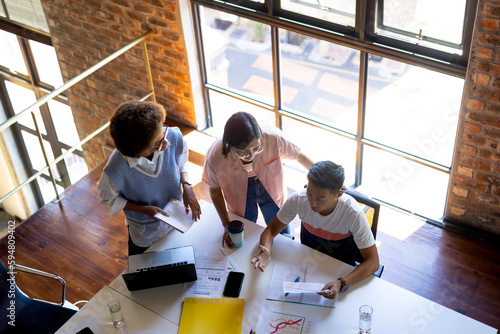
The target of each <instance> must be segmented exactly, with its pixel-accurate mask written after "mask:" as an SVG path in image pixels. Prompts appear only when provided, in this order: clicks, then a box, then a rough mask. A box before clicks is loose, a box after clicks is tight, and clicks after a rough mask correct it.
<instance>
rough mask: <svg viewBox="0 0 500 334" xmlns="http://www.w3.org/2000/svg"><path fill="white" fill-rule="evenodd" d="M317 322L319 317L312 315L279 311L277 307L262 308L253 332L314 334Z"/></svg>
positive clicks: (262, 333)
mask: <svg viewBox="0 0 500 334" xmlns="http://www.w3.org/2000/svg"><path fill="white" fill-rule="evenodd" d="M319 321H320V317H319V316H317V315H314V314H303V313H300V314H299V313H290V312H289V311H287V312H284V311H281V310H280V309H279V307H271V308H269V307H266V306H264V307H263V308H262V310H261V312H260V315H259V320H258V321H257V327H256V329H255V331H256V333H259V334H274V333H286V334H314V333H316V332H317V327H318V323H319Z"/></svg>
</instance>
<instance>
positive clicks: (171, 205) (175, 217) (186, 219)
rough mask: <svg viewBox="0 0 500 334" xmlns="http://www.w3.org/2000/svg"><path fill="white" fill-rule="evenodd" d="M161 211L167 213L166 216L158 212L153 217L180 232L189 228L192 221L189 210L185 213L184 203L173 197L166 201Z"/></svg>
mask: <svg viewBox="0 0 500 334" xmlns="http://www.w3.org/2000/svg"><path fill="white" fill-rule="evenodd" d="M163 211H165V212H166V213H167V214H168V217H167V216H165V215H163V214H161V213H159V212H158V213H157V214H155V218H158V219H160V220H161V221H163V222H165V223H167V224H168V225H170V226H172V227H173V228H175V229H176V230H177V231H179V232H181V233H184V232H186V231H187V230H189V229H190V228H191V226H192V225H193V223H194V221H193V215H192V213H191V211H188V212H187V213H186V207H185V206H184V204H182V203H181V201H179V200H176V199H175V198H174V199H172V200H171V201H170V202H168V204H167V205H166V206H165V207H164V208H163Z"/></svg>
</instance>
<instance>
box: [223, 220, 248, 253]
mask: <svg viewBox="0 0 500 334" xmlns="http://www.w3.org/2000/svg"><path fill="white" fill-rule="evenodd" d="M244 227H245V225H244V224H243V222H241V221H239V220H232V221H231V222H230V223H229V224H228V225H227V231H228V232H229V236H230V237H231V241H232V242H233V244H234V247H236V248H240V247H241V246H242V245H243V228H244Z"/></svg>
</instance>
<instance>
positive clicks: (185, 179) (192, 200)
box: [181, 172, 201, 221]
mask: <svg viewBox="0 0 500 334" xmlns="http://www.w3.org/2000/svg"><path fill="white" fill-rule="evenodd" d="M181 185H182V200H183V202H184V205H185V206H186V213H187V212H188V211H189V208H191V213H192V217H193V220H194V221H197V220H198V219H200V215H201V207H200V203H198V199H197V198H196V195H195V194H194V191H193V186H192V185H191V183H189V176H188V173H187V172H181Z"/></svg>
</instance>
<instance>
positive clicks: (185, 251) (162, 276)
mask: <svg viewBox="0 0 500 334" xmlns="http://www.w3.org/2000/svg"><path fill="white" fill-rule="evenodd" d="M128 264H129V269H128V273H126V274H123V275H122V277H123V280H124V281H125V284H126V285H127V288H128V289H129V291H135V290H142V289H149V288H154V287H158V286H164V285H171V284H178V283H184V282H192V281H196V280H197V278H198V277H197V275H196V267H195V264H196V263H195V258H194V248H193V246H183V247H177V248H170V249H165V250H162V251H156V252H147V253H144V254H136V255H130V256H129V259H128Z"/></svg>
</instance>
